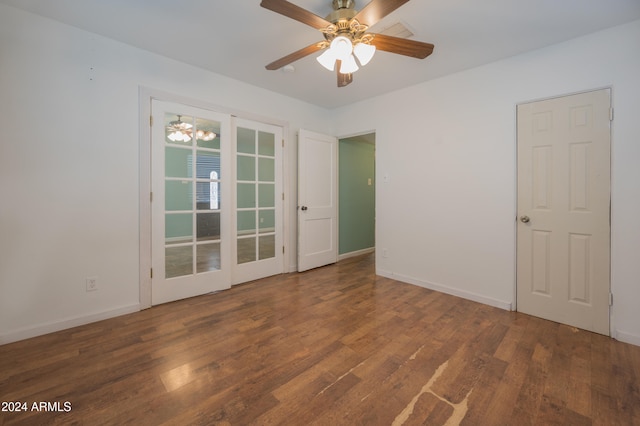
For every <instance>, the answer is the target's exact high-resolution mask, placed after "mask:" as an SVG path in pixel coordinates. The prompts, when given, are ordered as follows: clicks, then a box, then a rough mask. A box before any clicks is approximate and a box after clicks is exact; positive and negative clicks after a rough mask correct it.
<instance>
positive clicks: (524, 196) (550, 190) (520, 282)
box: [517, 89, 611, 335]
mask: <svg viewBox="0 0 640 426" xmlns="http://www.w3.org/2000/svg"><path fill="white" fill-rule="evenodd" d="M610 107H611V101H610V91H609V90H608V89H606V90H599V91H594V92H589V93H583V94H578V95H573V96H566V97H562V98H556V99H550V100H545V101H540V102H533V103H528V104H523V105H519V106H518V230H517V238H518V243H517V307H518V310H519V311H521V312H524V313H528V314H531V315H535V316H538V317H542V318H546V319H549V320H552V321H556V322H560V323H564V324H569V325H572V326H575V327H579V328H582V329H585V330H591V331H594V332H597V333H601V334H606V335H608V334H609V291H610V272H609V269H610V266H609V265H610V241H609V239H610V224H609V206H610V134H611V132H610V116H611V115H610Z"/></svg>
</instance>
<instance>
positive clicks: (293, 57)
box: [265, 43, 322, 71]
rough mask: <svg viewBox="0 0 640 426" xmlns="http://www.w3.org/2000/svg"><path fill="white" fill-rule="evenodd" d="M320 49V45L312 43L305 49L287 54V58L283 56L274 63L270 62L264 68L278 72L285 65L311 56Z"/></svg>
mask: <svg viewBox="0 0 640 426" xmlns="http://www.w3.org/2000/svg"><path fill="white" fill-rule="evenodd" d="M321 49H322V48H321V47H320V43H313V44H311V45H309V46H307V47H303V48H302V49H300V50H297V51H295V52H293V53H290V54H288V55H287V56H284V57H282V58H280V59H278V60H276V61H273V62H271V63H270V64H269V65H267V66H266V67H265V68H266V69H268V70H270V71H273V70H278V69H280V68H282V67H284V66H285V65H289V64H290V63H292V62H295V61H297V60H298V59H302V58H304V57H305V56H308V55H311V54H312V53H315V52H317V51H318V50H321Z"/></svg>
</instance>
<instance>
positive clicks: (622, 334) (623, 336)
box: [612, 330, 640, 346]
mask: <svg viewBox="0 0 640 426" xmlns="http://www.w3.org/2000/svg"><path fill="white" fill-rule="evenodd" d="M612 337H613V338H614V339H616V340H619V341H620V342H624V343H629V344H631V345H635V346H640V336H638V335H637V334H632V333H627V332H626V331H620V330H615V335H614V336H612Z"/></svg>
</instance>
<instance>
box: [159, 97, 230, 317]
mask: <svg viewBox="0 0 640 426" xmlns="http://www.w3.org/2000/svg"><path fill="white" fill-rule="evenodd" d="M152 115H153V126H152V149H151V156H152V171H151V174H152V178H151V184H152V206H151V210H152V224H151V229H152V230H151V239H152V244H151V251H152V268H153V277H152V297H151V302H152V304H153V305H156V304H159V303H164V302H168V301H172V300H178V299H183V298H186V297H191V296H196V295H200V294H205V293H209V292H212V291H216V290H222V289H225V288H229V286H230V284H231V262H230V257H231V256H230V245H229V239H230V232H229V229H230V223H231V221H230V219H231V218H230V210H231V168H230V167H229V165H230V163H231V160H230V158H231V133H230V130H231V123H230V117H229V116H226V115H224V114H218V113H214V112H211V111H207V110H203V109H198V108H193V107H188V106H185V105H180V104H175V103H170V102H163V101H157V100H154V101H153V103H152Z"/></svg>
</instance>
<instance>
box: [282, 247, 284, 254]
mask: <svg viewBox="0 0 640 426" xmlns="http://www.w3.org/2000/svg"><path fill="white" fill-rule="evenodd" d="M282 254H284V246H282Z"/></svg>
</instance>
